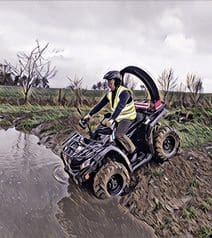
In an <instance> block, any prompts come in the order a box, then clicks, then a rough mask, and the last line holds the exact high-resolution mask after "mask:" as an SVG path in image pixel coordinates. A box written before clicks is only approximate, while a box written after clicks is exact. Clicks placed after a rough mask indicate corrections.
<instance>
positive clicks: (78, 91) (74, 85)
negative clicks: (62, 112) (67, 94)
mask: <svg viewBox="0 0 212 238" xmlns="http://www.w3.org/2000/svg"><path fill="white" fill-rule="evenodd" d="M67 79H68V80H69V81H70V85H69V86H68V88H70V89H71V91H72V92H73V93H74V96H75V99H74V104H75V106H76V107H79V106H81V105H82V104H83V95H82V80H83V78H82V77H81V78H80V79H79V78H78V77H77V76H76V75H75V77H74V79H71V77H69V76H68V77H67Z"/></svg>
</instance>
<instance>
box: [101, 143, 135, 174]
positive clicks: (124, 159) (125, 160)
mask: <svg viewBox="0 0 212 238" xmlns="http://www.w3.org/2000/svg"><path fill="white" fill-rule="evenodd" d="M111 152H113V153H117V154H118V155H120V158H119V160H117V159H116V161H118V162H121V163H123V164H125V165H126V167H127V169H128V170H129V172H132V171H133V169H132V165H131V163H130V161H129V159H128V157H127V156H126V155H125V154H124V153H123V152H122V151H121V150H120V149H119V148H117V147H116V146H114V145H109V146H108V147H106V148H105V149H104V150H103V151H101V155H102V157H106V156H107V154H109V153H111Z"/></svg>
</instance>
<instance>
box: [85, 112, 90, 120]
mask: <svg viewBox="0 0 212 238" xmlns="http://www.w3.org/2000/svg"><path fill="white" fill-rule="evenodd" d="M90 118H91V115H90V114H89V113H88V114H87V115H85V116H84V117H83V119H84V120H86V121H89V120H90Z"/></svg>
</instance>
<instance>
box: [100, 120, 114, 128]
mask: <svg viewBox="0 0 212 238" xmlns="http://www.w3.org/2000/svg"><path fill="white" fill-rule="evenodd" d="M113 122H114V120H113V119H110V120H109V119H107V118H106V119H104V120H103V121H102V125H104V126H106V127H111V126H112V124H113Z"/></svg>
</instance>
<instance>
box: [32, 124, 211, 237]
mask: <svg viewBox="0 0 212 238" xmlns="http://www.w3.org/2000/svg"><path fill="white" fill-rule="evenodd" d="M63 123H64V124H66V125H68V123H70V122H68V121H64V122H63ZM73 129H79V128H73ZM32 133H33V134H35V135H37V136H38V137H39V138H40V144H44V145H45V146H46V147H47V148H50V149H52V150H53V151H54V153H56V154H57V155H59V153H60V151H61V148H62V147H61V145H62V142H63V141H64V139H65V138H67V137H68V136H69V133H70V132H67V131H63V130H62V131H60V132H59V133H57V134H55V133H53V132H52V130H51V125H49V124H42V125H39V126H38V127H37V128H35V129H33V130H32ZM211 154H212V146H211V144H209V145H207V146H205V148H202V149H198V150H188V149H187V150H182V151H181V153H180V154H178V155H177V156H176V157H174V158H173V159H172V160H170V161H169V162H164V163H163V164H160V163H155V162H151V163H150V164H148V165H146V166H144V167H143V168H141V169H139V170H137V172H136V173H135V175H134V176H133V177H132V185H131V187H132V188H133V189H132V190H131V191H130V192H129V193H128V194H127V195H125V196H124V197H121V198H120V200H119V201H118V203H117V204H116V205H117V206H118V207H121V208H122V209H123V211H127V212H128V213H131V214H132V215H133V216H134V217H135V218H137V219H139V220H140V221H143V222H145V223H146V224H147V225H149V226H151V227H152V228H153V229H154V231H155V233H156V235H157V236H158V237H167V238H168V237H210V235H211V234H212V233H211V221H212V216H211V212H212V181H211V177H212V176H211V174H212V171H211V169H212V166H211V165H212V164H211V163H212V160H211ZM75 189H76V191H77V192H76V193H78V192H79V189H81V188H78V187H77V188H75ZM82 192H83V193H85V194H89V191H88V190H86V191H84V190H83V191H82ZM62 201H63V205H62V206H61V205H60V202H59V203H58V205H59V207H60V210H62V211H63V213H62V214H61V213H60V212H59V213H58V214H57V219H58V221H59V222H61V224H62V226H63V229H64V230H67V231H68V230H69V229H70V224H69V219H67V220H66V219H63V215H64V214H66V218H68V217H69V213H71V208H69V209H68V206H66V205H64V204H66V203H67V202H68V201H69V202H70V200H69V199H68V200H67V199H66V198H64V199H63V200H62ZM84 203H89V204H92V206H94V207H95V205H96V204H95V203H98V201H96V199H95V198H94V197H93V196H92V195H91V194H89V196H88V200H86V201H84ZM82 204H83V203H82ZM116 205H114V204H113V205H112V207H113V206H116ZM102 206H103V205H102V204H101V206H100V207H102ZM79 209H81V212H82V214H83V208H82V207H80V208H79ZM99 209H101V208H99ZM108 212H109V211H108ZM90 214H91V216H92V212H91V213H90ZM105 215H106V216H111V214H110V213H107V214H105ZM81 218H82V219H84V221H85V223H86V218H85V217H83V215H82V217H81ZM61 219H62V220H63V221H64V222H62V220H61ZM79 219H80V218H79ZM87 219H88V218H87ZM94 224H95V221H94ZM73 229H74V228H72V231H73ZM87 229H88V230H89V228H88V227H87V228H86V230H87ZM74 233H75V231H73V234H74ZM108 234H110V233H108ZM100 237H101V236H100ZM117 237H119V236H117ZM130 237H133V236H130ZM135 237H137V236H135ZM138 237H140V236H138Z"/></svg>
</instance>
